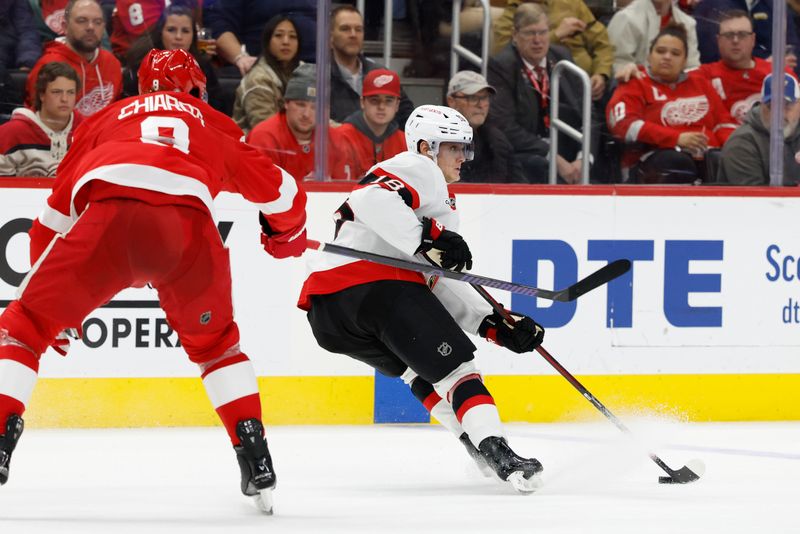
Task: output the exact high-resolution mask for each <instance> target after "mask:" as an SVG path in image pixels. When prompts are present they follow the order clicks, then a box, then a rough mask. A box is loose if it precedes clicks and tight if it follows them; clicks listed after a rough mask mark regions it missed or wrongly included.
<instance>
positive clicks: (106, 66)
mask: <svg viewBox="0 0 800 534" xmlns="http://www.w3.org/2000/svg"><path fill="white" fill-rule="evenodd" d="M51 61H61V62H63V63H67V64H68V65H69V66H70V67H72V68H73V69H75V72H77V73H78V78H79V79H80V83H79V84H78V94H77V102H76V104H75V111H77V112H78V113H80V114H81V115H83V116H84V117H89V116H91V115H94V114H95V113H97V112H98V111H100V110H101V109H103V108H104V107H106V106H107V105H109V104H110V103H111V102H113V101H115V100H116V99H117V98H119V95H120V93H121V92H122V66H121V65H120V64H119V61H117V58H115V57H114V55H113V54H112V53H111V52H109V51H107V50H103V49H102V48H98V49H97V50H96V51H95V54H94V57H93V59H92V60H91V61H87V60H86V58H85V57H83V56H82V55H81V54H79V53H77V52H76V51H74V50H73V49H72V48H70V47H69V46H67V45H66V43H63V42H61V41H51V42H49V43H47V44H46V45H45V47H44V53H43V54H42V57H40V58H39V61H37V62H36V65H34V66H33V69H31V72H30V73H29V74H28V81H27V82H26V84H25V92H26V96H25V105H26V106H28V107H32V104H33V101H34V98H35V96H36V77H37V76H38V75H39V70H40V69H41V68H42V66H44V65H45V64H47V63H50V62H51Z"/></svg>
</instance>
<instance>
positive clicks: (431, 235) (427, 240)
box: [416, 217, 444, 253]
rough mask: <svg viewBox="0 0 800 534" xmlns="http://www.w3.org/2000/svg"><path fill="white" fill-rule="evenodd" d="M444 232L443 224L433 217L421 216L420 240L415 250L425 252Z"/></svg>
mask: <svg viewBox="0 0 800 534" xmlns="http://www.w3.org/2000/svg"><path fill="white" fill-rule="evenodd" d="M442 232H444V226H443V225H442V224H441V223H440V222H439V221H437V220H436V219H434V218H431V217H423V218H422V242H421V243H420V245H419V248H417V250H416V252H417V253H419V252H427V251H429V250H430V249H432V248H433V243H434V242H435V241H436V240H437V239H439V236H441V235H442Z"/></svg>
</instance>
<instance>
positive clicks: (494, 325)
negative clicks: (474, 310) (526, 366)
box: [478, 312, 544, 354]
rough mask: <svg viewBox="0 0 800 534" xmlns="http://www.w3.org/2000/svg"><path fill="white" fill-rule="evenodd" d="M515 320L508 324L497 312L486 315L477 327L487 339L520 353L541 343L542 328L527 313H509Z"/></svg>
mask: <svg viewBox="0 0 800 534" xmlns="http://www.w3.org/2000/svg"><path fill="white" fill-rule="evenodd" d="M510 315H511V317H512V319H514V320H515V321H516V322H515V323H513V324H510V323H509V322H508V321H507V320H505V319H503V318H502V317H501V316H500V314H498V313H497V312H494V313H492V314H491V315H487V316H486V318H485V319H484V320H483V322H481V325H480V327H478V333H479V334H480V335H481V337H485V338H486V339H487V340H488V341H490V342H492V343H496V344H497V345H500V346H501V347H505V348H507V349H508V350H510V351H512V352H516V353H518V354H522V353H523V352H531V351H533V350H535V349H536V347H538V346H539V345H541V344H542V340H543V339H544V328H542V326H541V325H539V324H537V323H536V322H534V320H533V319H531V318H530V317H528V316H527V315H520V314H516V313H511V314H510Z"/></svg>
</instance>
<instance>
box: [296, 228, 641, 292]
mask: <svg viewBox="0 0 800 534" xmlns="http://www.w3.org/2000/svg"><path fill="white" fill-rule="evenodd" d="M308 248H309V249H312V250H320V251H323V252H330V253H333V254H338V255H340V256H348V257H350V258H357V259H360V260H367V261H371V262H373V263H380V264H383V265H389V266H391V267H397V268H399V269H407V270H409V271H416V272H419V273H423V274H428V275H433V276H439V277H442V278H449V279H451V280H458V281H459V282H468V283H470V284H478V285H481V286H486V287H493V288H495V289H502V290H504V291H510V292H512V293H519V294H520V295H527V296H529V297H539V298H541V299H547V300H557V301H560V302H569V301H572V300H575V299H576V298H578V297H580V296H581V295H583V294H585V293H588V292H589V291H591V290H592V289H595V288H596V287H599V286H601V285H603V284H607V283H608V282H610V281H611V280H613V279H614V278H617V277H618V276H620V275H622V274H625V273H626V272H628V270H629V269H630V268H631V262H630V261H628V260H617V261H614V262H611V263H609V264H608V265H606V266H604V267H602V268H600V269H598V270H597V271H595V272H593V273H592V274H590V275H589V276H587V277H586V278H584V279H582V280H578V281H577V282H576V283H574V284H572V285H571V286H569V287H567V288H564V289H559V290H557V291H550V290H547V289H539V288H538V287H533V286H528V285H525V284H517V283H514V282H506V281H504V280H498V279H496V278H489V277H488V276H481V275H478V274H470V273H460V272H457V271H450V270H447V269H442V268H441V267H437V266H435V265H430V264H426V263H417V262H414V261H407V260H402V259H399V258H392V257H391V256H384V255H382V254H375V253H372V252H365V251H363V250H355V249H352V248H349V247H343V246H341V245H334V244H332V243H321V242H319V241H313V240H311V239H309V240H308Z"/></svg>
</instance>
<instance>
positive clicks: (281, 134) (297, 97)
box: [247, 63, 356, 181]
mask: <svg viewBox="0 0 800 534" xmlns="http://www.w3.org/2000/svg"><path fill="white" fill-rule="evenodd" d="M316 68H317V67H316V65H314V64H312V63H303V64H302V65H300V66H299V67H297V68H296V69H295V70H294V72H293V73H292V77H291V78H290V79H289V82H288V83H287V84H286V92H285V93H284V95H283V109H281V111H280V112H278V113H277V114H275V115H273V116H272V117H270V118H269V119H267V120H265V121H262V122H259V123H258V124H256V126H255V128H253V129H252V130H250V133H249V134H248V136H247V142H248V143H249V144H250V145H252V146H254V147H256V148H258V149H259V150H261V151H262V152H263V153H265V154H266V155H268V156H269V157H270V159H272V161H273V162H274V163H275V165H277V166H278V167H280V168H282V169H283V170H285V171H286V172H288V173H289V174H291V175H292V176H294V178H295V179H296V180H298V181H300V180H305V179H308V178H312V177H313V176H314V129H315V127H316V115H315V111H316V101H317V93H316V83H317V81H316V76H317V75H316ZM338 130H340V128H330V129H329V130H328V132H329V135H328V137H329V144H328V173H329V175H330V178H331V179H333V180H353V179H355V178H356V176H355V174H354V173H353V172H352V171H351V169H350V165H349V160H350V159H352V158H351V157H349V154H348V153H347V151H345V150H343V149H344V148H346V145H344V143H343V142H342V141H341V140H340V136H339V133H338Z"/></svg>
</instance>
